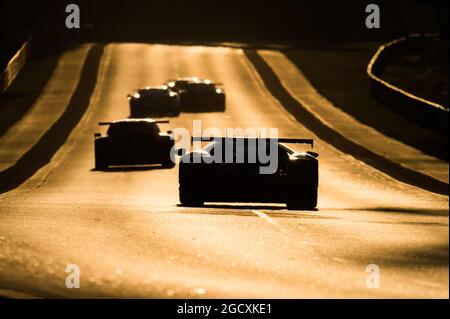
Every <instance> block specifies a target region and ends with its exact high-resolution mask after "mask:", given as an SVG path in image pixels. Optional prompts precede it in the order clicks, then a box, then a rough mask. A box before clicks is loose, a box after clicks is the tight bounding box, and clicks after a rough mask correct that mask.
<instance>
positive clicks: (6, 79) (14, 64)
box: [0, 37, 31, 95]
mask: <svg viewBox="0 0 450 319" xmlns="http://www.w3.org/2000/svg"><path fill="white" fill-rule="evenodd" d="M30 47H31V37H30V38H28V40H27V41H26V42H25V43H24V44H23V45H22V47H21V48H20V49H19V50H18V51H17V52H16V54H15V55H14V56H13V57H12V59H11V60H10V61H9V62H8V64H7V66H6V68H5V70H3V72H2V73H1V74H0V95H1V94H3V93H4V92H5V91H6V90H7V89H8V88H9V86H10V85H11V83H12V82H13V81H14V79H15V78H16V76H17V75H18V74H19V72H20V70H21V69H22V67H23V66H24V65H25V63H26V61H27V59H28V56H29V53H30Z"/></svg>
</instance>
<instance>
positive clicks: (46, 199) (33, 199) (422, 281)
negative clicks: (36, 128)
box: [0, 43, 449, 298]
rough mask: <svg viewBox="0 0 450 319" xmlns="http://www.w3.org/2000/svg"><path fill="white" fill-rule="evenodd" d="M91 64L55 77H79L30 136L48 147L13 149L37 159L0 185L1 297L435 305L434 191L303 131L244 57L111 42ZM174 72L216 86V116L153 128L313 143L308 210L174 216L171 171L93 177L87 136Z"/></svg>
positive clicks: (443, 260) (441, 228)
mask: <svg viewBox="0 0 450 319" xmlns="http://www.w3.org/2000/svg"><path fill="white" fill-rule="evenodd" d="M92 50H97V51H96V52H94V53H92ZM91 55H93V56H92V57H91V59H94V60H95V59H96V55H98V61H99V66H98V72H97V78H96V79H95V78H94V80H96V81H95V82H93V81H92V79H91V80H89V79H85V77H86V75H84V74H83V70H81V71H79V72H78V73H76V74H68V75H67V81H70V80H71V79H73V77H75V78H77V77H78V78H80V79H82V80H83V83H82V82H80V83H78V87H77V88H76V96H75V97H72V100H71V101H70V103H69V106H68V108H69V109H68V110H66V111H67V112H70V114H71V115H70V116H68V119H64V118H63V119H62V120H60V121H59V122H58V123H57V124H56V126H53V127H51V128H50V129H49V131H50V132H51V136H49V134H47V136H45V134H44V133H42V134H43V138H44V141H50V142H51V145H52V147H53V148H50V149H49V148H46V144H44V145H40V144H39V142H38V141H36V144H35V146H31V147H34V148H32V149H31V151H30V152H31V154H30V152H29V153H27V154H28V155H27V156H29V157H28V158H31V159H32V160H33V159H35V158H38V160H36V162H33V163H31V164H30V163H25V164H24V163H21V162H20V160H18V162H16V163H13V164H12V169H13V170H14V169H15V172H16V173H15V174H14V176H15V177H14V178H16V179H17V180H14V181H12V179H13V177H11V175H10V177H9V178H8V180H6V177H5V176H7V175H4V176H3V177H2V179H1V180H0V185H1V186H0V187H1V188H2V189H3V193H2V194H0V295H5V296H17V295H19V296H20V295H26V296H36V297H162V298H185V297H188V298H191V297H202V298H217V297H237V298H241V297H243V298H283V297H285V298H301V297H313V298H314V297H364V298H366V297H367V298H372V297H374V298H381V297H400V298H405V297H443V298H448V293H449V268H448V247H449V246H448V245H449V237H448V235H449V219H448V211H449V210H448V207H449V206H448V205H449V203H448V193H447V194H443V192H439V191H436V192H432V191H430V190H429V189H428V190H426V189H424V187H419V186H421V185H412V183H406V182H405V180H403V181H401V180H400V179H398V178H394V177H391V176H389V175H388V174H387V173H386V172H385V171H383V170H382V169H376V168H374V167H373V166H371V165H368V164H367V163H370V158H367V161H365V160H363V158H356V157H355V156H352V155H351V154H348V153H345V152H343V151H342V148H340V147H338V146H334V145H332V144H333V143H332V140H330V139H327V140H326V141H325V140H323V139H321V138H320V137H318V136H316V133H317V132H314V131H313V130H309V129H307V128H310V129H311V128H313V127H314V125H312V123H309V122H308V121H309V120H310V119H309V118H308V117H305V118H304V121H305V122H304V123H302V119H301V118H300V119H299V118H298V117H297V118H296V117H294V116H292V115H291V114H290V113H288V111H287V110H286V109H285V107H284V106H283V105H282V104H281V103H282V102H280V101H279V100H277V99H276V98H275V96H274V95H272V93H271V90H269V88H267V87H266V83H267V81H264V79H262V78H261V75H260V73H258V72H257V70H256V68H255V66H254V65H253V64H252V62H251V61H250V60H249V59H248V57H247V55H246V53H245V52H244V51H243V50H241V49H237V48H226V47H206V46H169V45H148V44H133V43H129V44H128V43H124V44H119V43H115V44H108V45H105V46H104V48H100V49H99V48H98V47H94V49H91ZM100 55H101V58H100ZM94 74H95V73H94ZM188 75H196V76H199V77H205V78H211V79H213V80H216V81H218V82H221V83H223V86H224V88H225V90H226V93H227V108H226V111H225V113H182V114H181V115H180V116H179V117H176V118H171V123H170V124H164V125H162V129H165V130H168V129H173V128H177V127H180V128H181V127H185V128H188V129H191V128H192V121H193V120H196V119H198V120H201V121H202V127H203V128H207V127H216V128H219V129H221V130H225V129H226V128H236V127H241V128H248V127H253V128H258V127H263V128H278V129H279V135H280V136H283V137H292V138H314V139H315V145H316V151H317V152H318V153H320V158H319V159H320V164H319V165H320V167H319V172H320V174H319V176H320V181H319V203H318V209H317V210H316V211H289V210H287V209H286V208H285V206H284V205H262V204H239V203H236V204H233V203H231V204H217V203H216V204H209V203H207V204H206V206H205V207H204V208H186V207H181V206H179V205H178V203H179V202H178V167H175V168H173V169H160V168H155V167H148V168H145V169H143V168H115V169H111V170H109V171H106V172H103V171H95V170H94V153H93V152H94V147H93V146H94V145H93V134H94V133H95V132H104V129H105V128H100V127H99V126H98V125H97V123H98V122H99V121H108V120H116V119H120V118H125V117H128V115H129V107H128V101H127V99H126V98H125V96H126V94H127V93H129V92H131V91H132V90H134V89H136V88H137V87H140V86H143V85H159V84H161V83H163V82H165V81H166V80H168V79H171V78H175V77H178V76H188ZM63 78H64V77H63ZM87 78H89V76H87ZM266 80H267V79H266ZM89 81H91V82H92V83H91V82H89ZM64 84H65V83H64V81H62V82H61V83H60V84H59V85H61V86H64ZM42 94H43V95H45V94H53V93H52V92H48V91H45V90H44V91H43V93H42ZM43 95H41V97H40V99H41V100H42V99H44V98H45V96H43ZM83 105H84V107H85V108H86V109H83ZM63 116H64V115H63ZM75 119H76V120H75ZM49 131H47V132H49ZM18 134H20V133H18ZM318 135H320V134H318ZM375 142H376V143H385V141H383V140H380V141H375ZM41 144H42V143H41ZM1 145H2V144H1V143H0V147H2V146H1ZM36 145H37V146H36ZM11 147H12V146H11ZM55 152H56V153H55ZM369 156H370V153H369ZM410 161H411V162H414V158H411V159H410ZM17 165H22V166H17ZM14 167H15V168H14ZM17 167H19V168H20V167H23V169H18V168H17ZM447 170H448V166H447ZM1 174H2V173H0V176H2V175H1ZM9 181H11V183H9ZM446 182H447V188H448V175H447V181H446ZM16 186H17V187H16ZM69 264H76V265H78V266H79V267H80V270H81V277H80V278H81V287H80V289H68V288H66V286H65V280H66V277H67V275H68V274H67V273H66V267H67V265H69ZM369 265H377V266H378V267H379V270H380V287H379V288H368V287H367V285H366V279H367V277H368V275H369V273H368V272H367V271H366V270H367V267H368V266H369ZM369 268H370V267H369Z"/></svg>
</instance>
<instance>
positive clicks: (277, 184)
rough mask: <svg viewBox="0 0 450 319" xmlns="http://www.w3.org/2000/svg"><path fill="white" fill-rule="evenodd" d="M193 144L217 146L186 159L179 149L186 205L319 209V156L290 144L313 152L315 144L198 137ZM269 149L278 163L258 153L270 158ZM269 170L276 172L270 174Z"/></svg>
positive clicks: (293, 141)
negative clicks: (254, 204)
mask: <svg viewBox="0 0 450 319" xmlns="http://www.w3.org/2000/svg"><path fill="white" fill-rule="evenodd" d="M192 140H193V141H213V142H211V143H209V144H208V145H207V146H206V147H204V148H203V149H202V150H199V151H194V152H191V153H188V154H185V155H183V154H182V153H183V151H184V150H182V149H179V150H177V152H178V153H179V155H180V156H181V155H182V156H181V161H180V170H179V196H180V202H181V204H182V205H185V206H201V205H203V204H204V202H265V203H286V205H287V207H288V208H289V209H313V208H315V207H316V205H317V188H318V160H317V157H318V156H319V155H318V154H317V153H314V152H310V151H308V152H303V153H296V152H295V151H294V150H292V149H291V148H289V147H288V146H287V145H286V144H290V143H300V144H308V145H310V146H311V148H312V147H313V140H310V139H285V138H284V139H268V138H231V137H222V138H219V139H217V138H215V139H214V138H211V137H201V138H200V137H194V138H192ZM269 151H270V152H271V154H272V155H271V160H272V161H276V162H277V163H276V164H277V165H273V164H274V163H269V164H268V162H267V159H266V158H264V157H262V156H260V155H259V154H260V153H261V152H266V153H265V154H270V152H269ZM180 153H181V154H180ZM255 158H256V159H255ZM270 166H272V167H270ZM275 166H276V167H275ZM264 167H265V168H266V171H265V173H264V174H263V173H262V171H261V169H262V168H264ZM269 168H270V169H271V170H272V171H271V172H270V173H267V171H270V169H269Z"/></svg>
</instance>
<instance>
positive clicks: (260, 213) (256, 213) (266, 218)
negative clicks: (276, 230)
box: [252, 210, 278, 225]
mask: <svg viewBox="0 0 450 319" xmlns="http://www.w3.org/2000/svg"><path fill="white" fill-rule="evenodd" d="M252 212H253V213H254V214H255V215H257V216H259V217H261V218H262V219H264V220H265V221H266V222H268V223H270V224H272V225H278V224H277V222H276V221H274V220H273V219H272V218H270V217H269V215H267V214H264V213H263V212H262V211H260V210H252Z"/></svg>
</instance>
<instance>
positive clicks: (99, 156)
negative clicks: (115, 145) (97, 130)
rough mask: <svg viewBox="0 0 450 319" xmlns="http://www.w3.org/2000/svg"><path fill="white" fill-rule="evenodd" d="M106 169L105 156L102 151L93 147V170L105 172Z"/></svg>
mask: <svg viewBox="0 0 450 319" xmlns="http://www.w3.org/2000/svg"><path fill="white" fill-rule="evenodd" d="M107 168H108V163H107V162H106V158H105V155H104V154H103V152H102V151H100V150H99V149H98V146H96V147H95V169H96V170H105V169H107Z"/></svg>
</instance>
